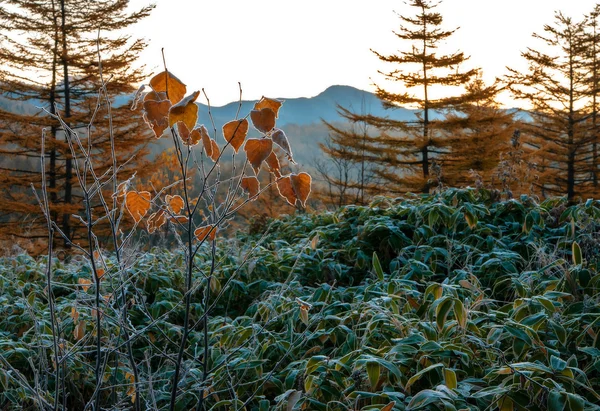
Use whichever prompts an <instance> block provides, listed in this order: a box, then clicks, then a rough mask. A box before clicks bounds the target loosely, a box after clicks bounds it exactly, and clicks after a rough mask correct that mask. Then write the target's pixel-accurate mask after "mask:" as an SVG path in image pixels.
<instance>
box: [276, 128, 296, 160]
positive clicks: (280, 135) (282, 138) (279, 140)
mask: <svg viewBox="0 0 600 411" xmlns="http://www.w3.org/2000/svg"><path fill="white" fill-rule="evenodd" d="M271 139H273V142H274V143H275V144H277V145H278V146H279V147H281V149H282V150H283V151H284V152H285V154H286V155H287V157H288V159H289V160H290V161H291V162H292V163H294V164H296V162H295V161H294V157H293V155H292V149H291V147H290V143H289V141H288V139H287V136H286V135H285V133H284V132H283V130H281V129H278V128H276V129H275V130H274V131H273V134H271Z"/></svg>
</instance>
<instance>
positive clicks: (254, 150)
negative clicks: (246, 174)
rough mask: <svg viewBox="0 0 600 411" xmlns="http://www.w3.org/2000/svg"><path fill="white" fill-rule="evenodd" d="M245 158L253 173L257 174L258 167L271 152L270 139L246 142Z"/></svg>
mask: <svg viewBox="0 0 600 411" xmlns="http://www.w3.org/2000/svg"><path fill="white" fill-rule="evenodd" d="M244 151H245V152H246V157H247V158H248V161H249V162H250V164H251V165H252V168H253V169H254V173H255V174H258V172H259V171H260V166H261V164H262V162H263V161H265V160H266V159H267V158H268V157H269V155H270V154H271V152H272V151H273V141H271V139H270V138H261V139H259V138H251V139H248V141H246V145H245V146H244Z"/></svg>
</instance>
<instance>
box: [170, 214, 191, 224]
mask: <svg viewBox="0 0 600 411" xmlns="http://www.w3.org/2000/svg"><path fill="white" fill-rule="evenodd" d="M169 219H170V220H172V221H176V222H178V223H179V224H185V223H187V222H188V220H189V218H187V217H186V216H184V215H176V216H173V217H169Z"/></svg>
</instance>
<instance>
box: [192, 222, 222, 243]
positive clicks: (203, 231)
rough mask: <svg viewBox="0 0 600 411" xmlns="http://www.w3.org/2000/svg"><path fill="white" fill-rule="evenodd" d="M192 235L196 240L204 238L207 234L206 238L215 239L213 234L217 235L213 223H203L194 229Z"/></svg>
mask: <svg viewBox="0 0 600 411" xmlns="http://www.w3.org/2000/svg"><path fill="white" fill-rule="evenodd" d="M211 230H212V231H211ZM194 235H195V236H196V238H197V239H198V241H203V240H204V239H205V238H206V236H208V239H209V240H210V241H213V240H214V239H215V235H217V229H216V228H215V226H214V224H209V225H205V226H202V227H198V228H196V230H195V231H194Z"/></svg>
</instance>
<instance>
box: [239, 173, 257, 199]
mask: <svg viewBox="0 0 600 411" xmlns="http://www.w3.org/2000/svg"><path fill="white" fill-rule="evenodd" d="M240 187H242V190H244V191H245V192H246V193H248V197H254V196H256V195H257V194H258V192H259V191H260V183H259V182H258V178H256V177H244V178H242V183H241V184H240ZM254 200H256V198H254V199H252V201H254Z"/></svg>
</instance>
